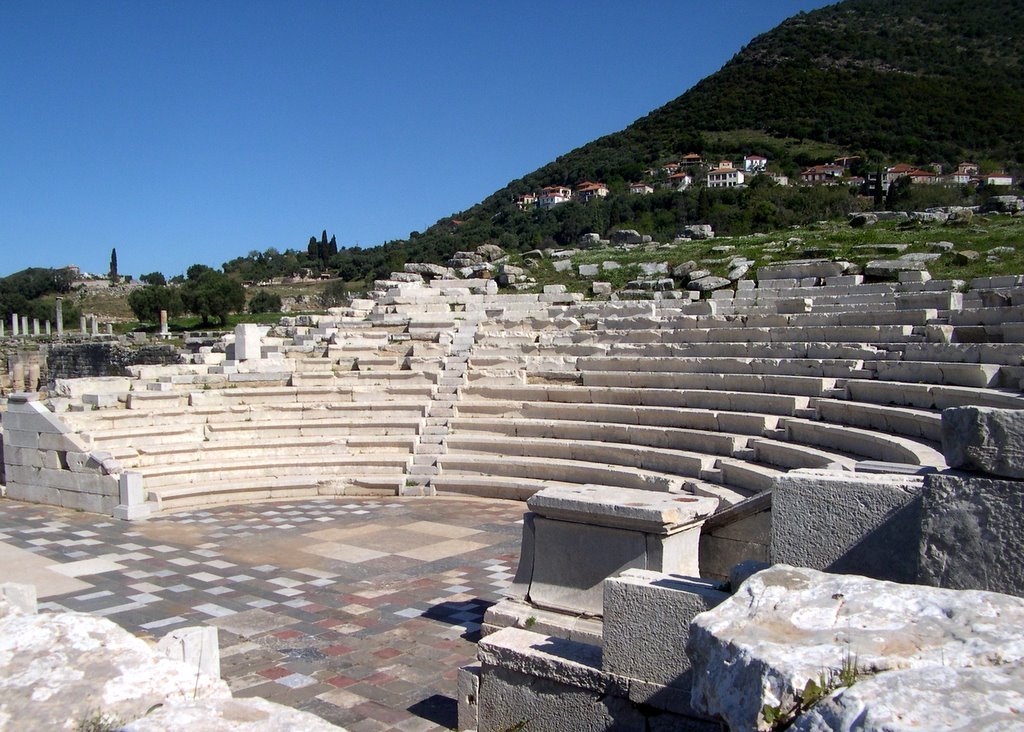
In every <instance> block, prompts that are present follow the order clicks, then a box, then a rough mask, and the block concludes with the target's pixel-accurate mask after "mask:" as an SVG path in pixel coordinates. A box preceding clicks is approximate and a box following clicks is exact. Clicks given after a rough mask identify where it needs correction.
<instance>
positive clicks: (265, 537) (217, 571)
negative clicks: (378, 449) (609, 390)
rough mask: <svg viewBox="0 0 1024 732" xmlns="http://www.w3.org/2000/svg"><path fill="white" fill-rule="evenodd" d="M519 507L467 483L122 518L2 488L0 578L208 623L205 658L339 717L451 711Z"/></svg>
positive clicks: (141, 615)
mask: <svg viewBox="0 0 1024 732" xmlns="http://www.w3.org/2000/svg"><path fill="white" fill-rule="evenodd" d="M524 510H525V506H524V504H522V503H518V502H513V501H497V500H487V499H476V498H468V497H465V498H464V497H458V498H456V497H447V496H446V497H434V498H426V499H425V498H418V499H417V498H385V499H379V498H378V499H357V498H344V499H324V500H300V501H292V502H288V503H263V504H252V505H245V506H226V507H218V508H209V509H205V510H194V511H188V512H183V513H176V514H167V515H161V516H158V517H155V518H152V519H150V520H148V521H141V522H133V523H126V522H121V521H115V520H113V519H109V518H107V517H104V516H97V515H95V514H88V513H80V512H74V511H68V510H64V509H59V508H54V507H50V506H39V505H31V504H24V503H18V502H14V501H9V500H4V499H0V581H34V582H35V583H36V584H37V586H38V587H39V591H40V609H41V610H74V611H78V612H87V613H91V614H94V615H102V616H105V617H108V618H110V619H111V620H113V621H115V622H116V623H118V624H119V625H121V626H122V627H124V628H126V629H128V630H129V631H131V632H133V633H136V634H139V635H142V636H149V637H152V638H159V637H161V636H162V635H164V634H165V633H167V632H168V631H170V630H173V629H175V628H178V627H184V626H188V625H199V624H208V625H213V626H216V627H217V628H219V637H220V647H221V675H222V676H223V677H224V679H225V680H226V681H227V682H228V684H229V685H230V686H231V688H232V690H233V691H234V693H235V695H236V696H243V697H244V696H259V697H263V698H265V699H270V700H272V701H276V702H279V703H281V704H286V705H289V706H293V707H296V708H299V709H303V710H305V711H309V712H312V713H314V714H317V715H319V716H321V717H323V718H324V719H327V720H329V721H331V722H334V723H335V724H339V725H342V726H344V727H347V728H348V729H350V730H352V731H353V732H362V731H364V730H365V731H370V730H404V731H409V730H428V729H438V728H441V729H445V728H451V727H454V726H455V725H456V676H457V671H458V668H459V667H460V666H463V665H465V664H466V663H468V662H470V661H472V660H473V658H474V657H475V652H476V647H475V642H476V641H477V640H478V638H479V628H480V623H481V620H482V617H483V612H484V610H485V609H486V608H487V607H489V606H490V605H491V604H493V603H494V602H496V601H497V600H498V599H499V597H500V595H499V592H500V591H501V590H502V589H504V588H505V587H507V586H508V584H509V583H510V581H511V579H512V576H513V574H514V572H515V566H516V562H517V561H518V557H519V542H520V537H521V531H522V516H523V512H524Z"/></svg>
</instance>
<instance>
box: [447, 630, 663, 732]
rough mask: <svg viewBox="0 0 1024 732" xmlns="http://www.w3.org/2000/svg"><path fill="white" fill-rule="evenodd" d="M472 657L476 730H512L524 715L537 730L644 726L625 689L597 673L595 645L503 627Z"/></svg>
mask: <svg viewBox="0 0 1024 732" xmlns="http://www.w3.org/2000/svg"><path fill="white" fill-rule="evenodd" d="M477 657H478V658H479V660H480V666H481V674H480V686H479V691H480V696H479V707H478V720H477V723H478V724H479V727H478V729H480V730H508V729H513V728H515V727H516V725H518V724H520V723H521V722H522V720H524V719H526V720H529V725H530V726H533V727H536V728H537V729H551V730H555V729H557V730H570V731H579V732H584V731H586V730H595V729H644V728H645V724H644V715H642V714H641V713H640V712H639V710H637V709H635V708H634V707H633V705H631V704H630V703H629V701H628V699H627V698H626V697H627V689H626V688H624V687H620V686H618V685H617V683H616V680H615V678H614V677H612V676H611V675H610V674H605V673H603V672H602V671H601V668H600V666H601V649H600V648H598V647H596V646H590V645H586V644H583V643H576V642H573V641H567V640H563V639H561V638H554V637H551V636H544V635H540V634H537V633H531V632H529V631H525V630H519V629H517V628H503V629H502V630H499V631H498V632H496V633H493V634H491V635H489V636H487V637H486V638H483V639H481V641H480V643H479V645H478V646H477ZM462 721H463V720H461V719H460V723H461V722H462ZM459 726H460V727H462V724H460V725H459Z"/></svg>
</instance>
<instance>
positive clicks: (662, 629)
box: [602, 569, 728, 688]
mask: <svg viewBox="0 0 1024 732" xmlns="http://www.w3.org/2000/svg"><path fill="white" fill-rule="evenodd" d="M727 597H728V595H727V594H726V593H724V592H721V591H720V590H718V589H717V588H716V586H715V584H714V583H712V582H708V581H707V580H701V579H698V578H694V577H682V576H679V575H672V574H662V573H659V572H649V571H645V570H637V569H628V570H626V571H625V572H623V573H622V574H621V575H620V576H618V577H612V578H609V579H607V580H605V583H604V640H603V644H602V648H603V656H602V668H603V670H604V671H607V672H609V673H613V674H618V675H619V676H627V677H630V678H633V679H641V680H643V681H650V682H653V683H656V684H661V685H663V686H676V687H684V688H685V687H686V686H687V685H688V683H687V682H688V681H689V679H688V677H684V674H686V672H687V671H689V669H690V659H689V658H688V657H687V656H686V638H687V636H688V635H689V627H690V621H691V620H693V618H694V617H695V616H696V615H697V614H699V613H702V612H704V611H705V610H710V609H711V608H713V607H715V606H716V605H718V604H719V603H720V602H722V601H723V600H725V599H726V598H727Z"/></svg>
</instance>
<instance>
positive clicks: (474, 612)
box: [422, 597, 494, 643]
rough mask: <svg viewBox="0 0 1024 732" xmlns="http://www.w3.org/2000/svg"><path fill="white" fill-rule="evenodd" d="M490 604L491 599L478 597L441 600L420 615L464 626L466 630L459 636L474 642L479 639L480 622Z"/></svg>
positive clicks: (491, 603)
mask: <svg viewBox="0 0 1024 732" xmlns="http://www.w3.org/2000/svg"><path fill="white" fill-rule="evenodd" d="M492 605H494V602H493V601H492V600H482V599H480V598H478V597H474V598H473V599H472V600H463V601H461V602H441V603H438V604H437V605H431V606H430V607H429V608H427V609H426V610H425V611H424V612H423V616H422V617H424V618H429V619H431V620H438V621H440V622H442V623H446V624H448V625H462V626H465V628H466V632H465V633H463V634H462V636H461V637H462V638H464V639H465V640H468V641H472V642H474V643H475V642H476V641H478V640H480V624H481V623H483V620H484V613H485V612H487V609H488V608H489V607H491V606H492Z"/></svg>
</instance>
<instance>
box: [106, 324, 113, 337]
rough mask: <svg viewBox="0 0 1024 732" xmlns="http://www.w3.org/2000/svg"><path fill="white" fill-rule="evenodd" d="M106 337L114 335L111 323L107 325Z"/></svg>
mask: <svg viewBox="0 0 1024 732" xmlns="http://www.w3.org/2000/svg"><path fill="white" fill-rule="evenodd" d="M107 335H108V336H112V335H114V324H113V323H107Z"/></svg>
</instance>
